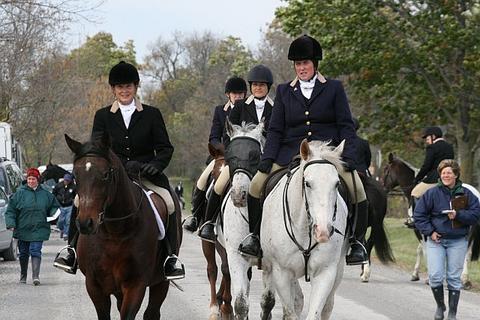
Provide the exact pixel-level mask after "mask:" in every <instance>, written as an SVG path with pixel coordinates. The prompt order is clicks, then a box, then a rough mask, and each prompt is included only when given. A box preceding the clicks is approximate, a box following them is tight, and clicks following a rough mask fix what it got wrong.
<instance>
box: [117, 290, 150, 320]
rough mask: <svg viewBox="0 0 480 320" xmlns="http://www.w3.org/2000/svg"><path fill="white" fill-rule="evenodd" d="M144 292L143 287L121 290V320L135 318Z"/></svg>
mask: <svg viewBox="0 0 480 320" xmlns="http://www.w3.org/2000/svg"><path fill="white" fill-rule="evenodd" d="M145 290H146V287H145V286H137V287H128V288H125V287H124V288H122V291H123V301H122V308H121V309H120V319H121V320H135V316H136V315H137V313H138V310H140V306H141V305H142V301H143V297H144V296H145Z"/></svg>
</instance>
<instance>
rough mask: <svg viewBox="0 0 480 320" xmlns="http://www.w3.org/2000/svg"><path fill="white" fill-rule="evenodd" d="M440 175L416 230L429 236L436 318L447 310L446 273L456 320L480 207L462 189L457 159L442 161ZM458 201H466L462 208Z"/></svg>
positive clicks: (424, 200) (422, 202)
mask: <svg viewBox="0 0 480 320" xmlns="http://www.w3.org/2000/svg"><path fill="white" fill-rule="evenodd" d="M438 174H439V175H440V181H439V182H438V184H437V186H435V187H434V188H432V189H429V190H428V191H427V192H425V194H424V195H423V196H422V197H421V198H420V199H419V201H418V203H417V205H416V207H415V212H414V220H415V226H416V228H417V229H418V230H419V231H420V232H421V233H422V234H423V235H424V236H426V237H427V261H428V277H429V281H430V287H431V288H432V291H433V296H434V298H435V301H436V303H437V310H436V311H435V319H443V313H444V312H445V310H446V306H445V303H444V298H443V281H444V279H445V272H446V279H447V285H448V307H449V310H448V319H456V314H457V306H458V300H459V298H460V289H461V288H462V281H461V273H462V270H463V262H464V260H465V255H466V253H467V248H468V240H467V235H468V232H469V230H470V226H471V225H474V224H476V223H477V222H478V220H479V218H480V204H479V201H478V198H477V197H476V196H475V195H474V194H473V193H472V192H471V191H470V190H468V189H467V188H465V187H464V186H462V182H461V181H460V180H459V178H460V166H459V165H458V163H457V162H456V161H455V160H451V159H446V160H442V161H441V162H440V164H439V165H438ZM458 198H463V200H464V201H463V205H460V206H456V205H455V203H456V202H457V203H458V201H456V200H459V199H458ZM455 199H456V200H455ZM452 204H453V205H452ZM460 207H461V208H460ZM455 208H456V210H455ZM445 268H446V270H445Z"/></svg>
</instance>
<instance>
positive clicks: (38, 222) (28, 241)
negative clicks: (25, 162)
mask: <svg viewBox="0 0 480 320" xmlns="http://www.w3.org/2000/svg"><path fill="white" fill-rule="evenodd" d="M39 180H40V172H39V171H38V169H36V168H30V169H28V170H27V184H26V185H23V186H21V187H20V188H19V189H18V190H17V192H15V194H14V195H13V197H12V199H11V200H10V202H9V204H8V208H7V212H6V213H5V220H6V224H7V228H8V229H11V230H13V237H14V238H17V239H18V248H19V251H20V255H19V258H20V283H26V282H27V271H28V258H29V257H30V256H31V257H32V278H33V284H34V285H36V286H37V285H39V284H40V278H39V274H40V262H41V257H42V246H43V241H46V240H48V238H49V237H50V224H49V223H48V222H47V217H49V216H53V215H54V213H55V212H56V211H57V209H58V208H59V207H60V205H59V203H58V201H57V199H55V196H54V195H53V194H51V193H50V192H49V191H47V190H46V189H44V188H43V187H42V186H40V185H39Z"/></svg>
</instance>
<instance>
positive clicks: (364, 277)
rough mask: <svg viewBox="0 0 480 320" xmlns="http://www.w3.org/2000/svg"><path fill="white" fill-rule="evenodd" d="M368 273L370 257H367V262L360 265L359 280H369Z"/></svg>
mask: <svg viewBox="0 0 480 320" xmlns="http://www.w3.org/2000/svg"><path fill="white" fill-rule="evenodd" d="M370 273H371V269H370V259H368V263H365V264H363V265H362V274H361V276H360V280H362V282H368V281H370Z"/></svg>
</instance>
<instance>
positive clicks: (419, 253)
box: [410, 242, 423, 281]
mask: <svg viewBox="0 0 480 320" xmlns="http://www.w3.org/2000/svg"><path fill="white" fill-rule="evenodd" d="M422 255H423V246H422V243H421V242H420V243H419V244H418V247H417V259H416V260H415V266H414V267H413V272H412V277H411V278H410V281H418V280H420V276H419V272H420V265H421V263H422Z"/></svg>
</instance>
